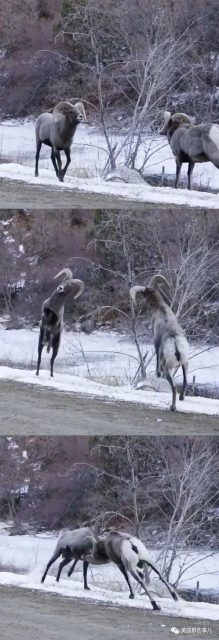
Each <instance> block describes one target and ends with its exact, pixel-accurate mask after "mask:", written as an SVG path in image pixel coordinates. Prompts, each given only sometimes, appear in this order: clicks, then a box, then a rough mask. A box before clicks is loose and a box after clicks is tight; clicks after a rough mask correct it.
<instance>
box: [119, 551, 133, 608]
mask: <svg viewBox="0 0 219 640" xmlns="http://www.w3.org/2000/svg"><path fill="white" fill-rule="evenodd" d="M116 564H117V567H118V568H119V569H120V571H121V572H122V574H123V576H124V578H125V580H126V582H127V584H128V586H129V591H130V596H129V598H131V599H132V600H133V598H134V597H135V596H134V592H133V589H132V585H131V582H130V580H129V576H128V574H127V571H126V568H125V565H124V564H123V562H122V560H120V562H119V561H118V562H117V563H116Z"/></svg>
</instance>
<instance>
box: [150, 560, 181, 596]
mask: <svg viewBox="0 0 219 640" xmlns="http://www.w3.org/2000/svg"><path fill="white" fill-rule="evenodd" d="M147 566H148V567H151V569H153V571H155V573H156V574H157V575H158V576H159V578H160V580H161V582H163V583H164V584H165V585H166V587H167V589H168V591H169V592H170V594H171V596H172V598H173V600H176V601H177V600H178V597H177V595H176V593H175V591H174V589H173V587H172V585H171V584H169V582H167V580H166V579H165V578H164V576H162V573H160V571H159V569H158V568H157V567H155V566H154V564H150V563H149V562H147Z"/></svg>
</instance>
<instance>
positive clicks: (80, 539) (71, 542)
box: [41, 527, 96, 590]
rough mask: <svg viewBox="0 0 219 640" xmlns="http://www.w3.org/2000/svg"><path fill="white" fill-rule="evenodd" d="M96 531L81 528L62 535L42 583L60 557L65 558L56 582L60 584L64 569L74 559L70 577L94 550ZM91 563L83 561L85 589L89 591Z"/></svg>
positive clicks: (91, 528)
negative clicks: (88, 577)
mask: <svg viewBox="0 0 219 640" xmlns="http://www.w3.org/2000/svg"><path fill="white" fill-rule="evenodd" d="M95 536H96V529H95V527H81V528H80V529H73V531H66V532H65V533H62V535H61V536H60V538H59V539H58V542H57V545H56V547H55V550H54V553H53V555H52V557H51V558H50V560H49V562H48V564H47V567H46V570H45V571H44V574H43V576H42V579H41V582H44V580H45V578H46V575H47V573H48V571H49V568H50V567H51V565H52V564H53V563H54V562H55V561H56V560H57V559H58V558H60V556H62V557H63V560H62V562H60V565H59V569H58V573H57V576H56V582H59V578H60V575H61V572H62V569H63V567H65V566H66V565H67V564H69V562H71V560H72V559H73V558H74V563H73V565H72V567H71V569H70V570H69V572H68V575H69V576H70V575H71V574H72V573H73V571H74V569H75V567H76V564H77V562H78V561H79V560H81V559H83V557H84V556H86V554H88V553H90V552H91V551H92V549H93V540H95ZM88 565H89V562H88V561H87V560H86V558H84V560H83V577H84V589H88V590H89V587H88V584H87V570H88Z"/></svg>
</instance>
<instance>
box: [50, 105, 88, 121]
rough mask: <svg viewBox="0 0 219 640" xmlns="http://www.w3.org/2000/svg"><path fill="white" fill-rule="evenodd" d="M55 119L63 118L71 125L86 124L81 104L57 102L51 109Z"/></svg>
mask: <svg viewBox="0 0 219 640" xmlns="http://www.w3.org/2000/svg"><path fill="white" fill-rule="evenodd" d="M53 113H54V116H55V118H59V117H60V116H61V117H62V116H64V117H65V118H67V120H68V121H69V122H70V123H71V124H79V123H80V122H86V121H87V118H86V113H85V108H84V105H83V102H76V103H75V104H71V102H59V103H58V104H57V105H56V106H55V107H54V109H53Z"/></svg>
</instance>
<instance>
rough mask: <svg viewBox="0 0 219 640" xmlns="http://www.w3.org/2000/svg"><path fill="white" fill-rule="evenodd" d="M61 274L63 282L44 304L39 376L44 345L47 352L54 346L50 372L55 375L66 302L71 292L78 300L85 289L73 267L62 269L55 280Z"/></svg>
mask: <svg viewBox="0 0 219 640" xmlns="http://www.w3.org/2000/svg"><path fill="white" fill-rule="evenodd" d="M60 276H63V278H62V281H61V283H60V284H59V285H58V286H57V287H56V289H55V291H53V293H52V294H51V296H50V297H49V298H47V299H46V300H44V302H43V304H42V311H41V320H40V335H39V342H38V361H37V370H36V375H37V376H38V375H39V370H40V363H41V355H42V350H43V347H44V346H46V347H47V353H49V351H50V348H52V357H51V362H50V373H51V376H52V377H53V365H54V360H55V358H56V356H57V353H58V350H59V347H60V341H61V334H62V331H63V327H64V305H65V302H66V300H67V298H68V297H69V296H70V294H73V297H74V300H76V299H77V298H79V296H80V295H81V294H82V292H83V290H84V282H82V280H75V279H74V278H73V274H72V271H71V269H62V271H60V272H59V273H58V274H57V275H56V276H55V277H54V280H55V279H56V278H59V277H60Z"/></svg>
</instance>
